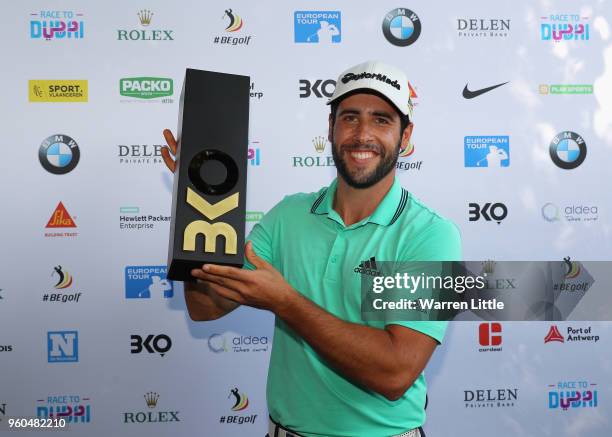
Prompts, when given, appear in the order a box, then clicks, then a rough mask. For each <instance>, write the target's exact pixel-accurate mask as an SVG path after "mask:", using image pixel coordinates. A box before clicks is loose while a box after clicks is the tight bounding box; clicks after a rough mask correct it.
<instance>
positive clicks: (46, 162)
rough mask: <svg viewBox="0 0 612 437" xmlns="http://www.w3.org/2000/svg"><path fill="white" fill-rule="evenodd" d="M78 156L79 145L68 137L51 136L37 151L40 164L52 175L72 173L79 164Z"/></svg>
mask: <svg viewBox="0 0 612 437" xmlns="http://www.w3.org/2000/svg"><path fill="white" fill-rule="evenodd" d="M80 156H81V152H80V151H79V145H78V144H77V143H76V141H74V140H73V139H72V138H70V137H69V136H68V135H62V134H56V135H51V136H50V137H48V138H46V139H45V140H44V141H43V142H42V144H41V145H40V148H39V149H38V159H39V160H40V164H41V165H42V166H43V167H44V168H45V170H47V171H48V172H49V173H53V174H66V173H68V172H70V171H72V170H73V169H74V168H75V167H76V166H77V164H78V163H79V158H80Z"/></svg>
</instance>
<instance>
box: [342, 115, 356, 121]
mask: <svg viewBox="0 0 612 437" xmlns="http://www.w3.org/2000/svg"><path fill="white" fill-rule="evenodd" d="M356 119H357V117H355V116H354V115H345V116H344V120H345V121H355V120H356Z"/></svg>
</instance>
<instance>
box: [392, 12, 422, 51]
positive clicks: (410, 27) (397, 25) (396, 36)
mask: <svg viewBox="0 0 612 437" xmlns="http://www.w3.org/2000/svg"><path fill="white" fill-rule="evenodd" d="M382 31H383V35H385V38H387V41H389V42H390V43H391V44H393V45H395V46H399V47H406V46H409V45H410V44H413V43H414V42H415V41H416V40H417V39H418V38H419V35H420V34H421V21H420V20H419V16H418V15H417V14H415V13H414V12H412V11H411V10H410V9H406V8H397V9H393V10H391V11H389V13H388V14H387V15H385V18H384V19H383V22H382Z"/></svg>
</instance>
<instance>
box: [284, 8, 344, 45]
mask: <svg viewBox="0 0 612 437" xmlns="http://www.w3.org/2000/svg"><path fill="white" fill-rule="evenodd" d="M293 16H294V23H293V28H294V41H295V42H296V43H321V44H332V43H333V44H337V43H339V42H340V41H341V40H342V19H341V13H340V11H295V12H294V14H293Z"/></svg>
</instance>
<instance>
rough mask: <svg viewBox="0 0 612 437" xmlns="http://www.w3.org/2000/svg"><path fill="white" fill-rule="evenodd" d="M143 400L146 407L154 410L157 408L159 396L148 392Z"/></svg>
mask: <svg viewBox="0 0 612 437" xmlns="http://www.w3.org/2000/svg"><path fill="white" fill-rule="evenodd" d="M144 398H145V401H146V402H147V407H149V408H155V407H156V406H157V400H158V399H159V395H158V394H157V393H153V392H149V393H147V394H146V395H144Z"/></svg>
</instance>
